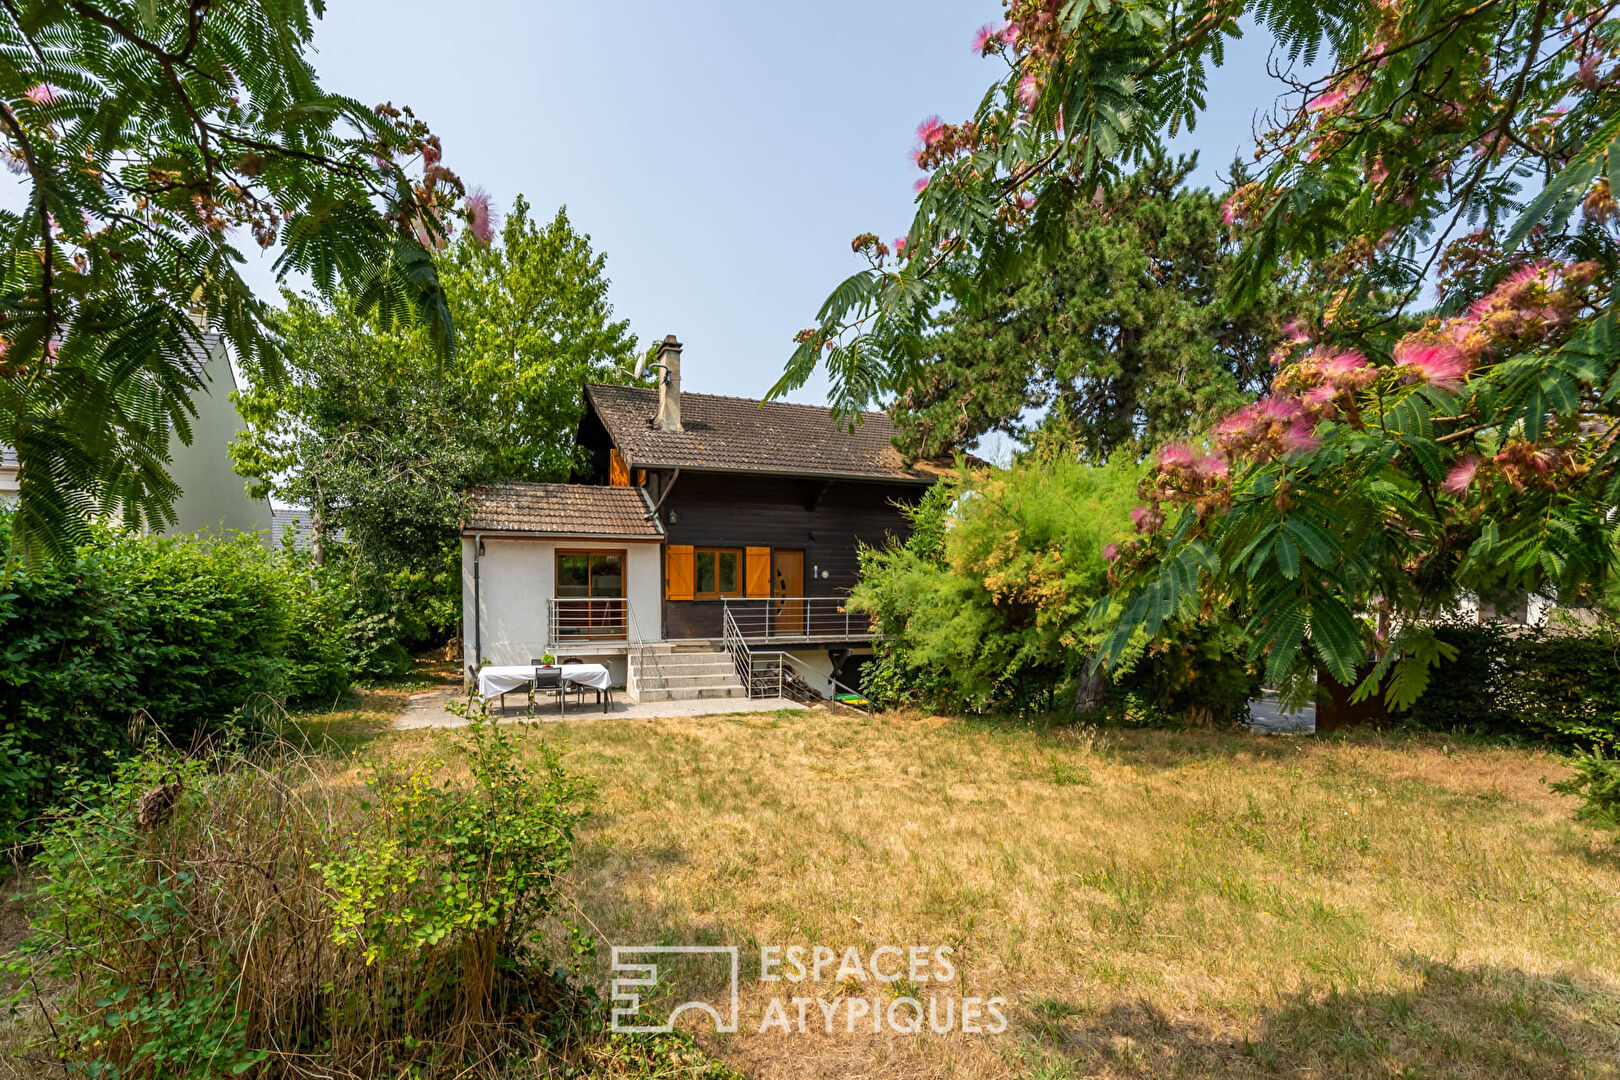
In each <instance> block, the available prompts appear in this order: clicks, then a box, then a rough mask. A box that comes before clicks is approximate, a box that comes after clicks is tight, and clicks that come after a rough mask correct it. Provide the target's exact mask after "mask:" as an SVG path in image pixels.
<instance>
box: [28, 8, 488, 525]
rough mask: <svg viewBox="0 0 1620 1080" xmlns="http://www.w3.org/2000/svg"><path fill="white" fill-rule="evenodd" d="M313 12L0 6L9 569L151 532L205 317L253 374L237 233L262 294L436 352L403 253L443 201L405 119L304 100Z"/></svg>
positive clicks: (447, 331)
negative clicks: (352, 312) (81, 543)
mask: <svg viewBox="0 0 1620 1080" xmlns="http://www.w3.org/2000/svg"><path fill="white" fill-rule="evenodd" d="M323 8H324V4H323V3H322V0H290V2H284V0H276V2H271V0H219V2H209V3H200V2H199V3H188V4H177V3H162V4H156V3H151V2H150V0H7V2H5V3H3V4H0V56H3V57H4V62H3V63H0V155H3V156H4V158H5V160H6V162H7V164H8V165H9V166H10V167H11V168H12V169H13V170H14V171H16V172H18V173H20V174H21V175H22V176H23V177H24V178H25V180H26V183H27V192H28V197H27V205H26V207H25V208H24V209H23V210H22V211H21V212H11V211H0V442H6V443H9V444H11V445H12V446H14V447H15V448H16V450H17V456H18V460H19V463H20V472H19V479H20V485H21V491H20V496H19V504H18V510H17V517H16V522H15V524H14V526H13V529H12V534H11V535H12V554H13V555H23V556H27V557H37V556H38V555H40V554H41V553H45V552H59V553H60V552H66V551H67V550H68V549H69V548H70V547H71V546H72V542H73V539H74V537H75V536H76V535H78V533H79V531H80V529H81V527H82V523H83V522H84V521H85V520H86V519H87V518H88V517H89V516H91V515H93V514H98V513H108V512H118V513H120V514H122V515H123V517H124V518H125V519H127V520H128V521H130V522H131V523H134V524H162V523H165V522H171V521H173V520H174V516H173V509H172V503H173V500H174V497H175V495H176V494H177V492H176V489H175V485H174V483H173V481H172V480H170V478H169V477H168V475H167V472H166V468H165V466H166V464H167V455H168V446H169V436H170V432H171V430H172V431H175V432H177V433H178V434H179V435H180V437H181V439H182V440H186V439H189V435H190V428H189V416H190V415H191V412H192V406H191V403H190V396H191V395H192V394H193V393H195V392H197V391H198V390H199V389H200V373H199V372H198V370H197V368H196V365H195V364H194V362H193V360H192V356H193V352H194V350H195V348H196V347H197V346H198V345H199V344H200V331H199V329H198V327H197V326H196V325H195V324H194V322H193V320H192V317H191V313H193V312H197V311H201V312H204V313H206V321H207V323H208V325H209V326H211V327H212V328H214V329H217V330H219V331H220V332H221V333H223V334H224V335H225V336H226V337H227V338H228V339H229V340H230V341H231V342H232V343H233V344H234V345H235V347H236V349H237V351H238V353H239V354H240V355H242V356H244V357H249V358H253V359H254V360H255V361H256V362H258V363H260V365H261V367H262V368H263V370H265V371H266V372H272V371H274V369H275V359H274V356H275V349H274V335H273V333H271V332H270V331H269V329H268V327H267V321H266V320H267V317H266V311H265V308H264V307H263V305H261V304H260V302H259V301H257V300H256V299H255V298H254V296H253V294H252V293H251V292H250V291H249V289H248V288H247V286H246V284H245V283H244V282H243V281H242V278H241V276H240V275H239V274H238V272H237V264H238V263H240V262H241V255H240V253H239V252H238V251H237V249H236V247H235V244H236V241H237V238H238V236H239V235H241V234H243V233H246V234H248V235H251V237H252V238H253V240H254V241H255V242H257V243H258V244H259V245H260V246H261V247H264V248H279V255H278V257H277V260H276V267H277V270H278V271H279V272H282V273H285V272H287V271H290V270H298V271H302V272H304V273H307V274H308V275H309V276H310V277H311V279H312V280H313V281H314V282H315V285H316V287H317V289H319V290H321V291H322V292H323V293H328V294H330V293H331V292H332V291H333V290H335V289H336V288H338V287H339V285H340V284H341V285H342V286H344V287H346V288H347V289H349V290H350V291H351V292H352V293H353V295H354V296H355V297H356V298H357V301H356V302H357V303H358V305H359V307H360V308H361V310H362V311H364V312H366V313H369V314H371V315H372V316H374V317H376V318H379V319H382V320H383V321H385V322H389V323H398V322H401V321H405V320H415V319H421V320H422V321H424V322H425V323H426V324H427V325H428V326H429V327H431V333H432V335H433V336H434V338H435V339H436V341H437V343H438V344H439V345H440V346H441V347H444V348H448V346H449V344H450V341H451V336H452V324H451V319H450V314H449V309H448V307H447V306H446V305H445V302H444V296H443V293H442V291H441V290H440V288H439V285H438V277H437V274H436V272H435V270H434V266H433V259H432V256H431V254H430V252H429V251H428V248H427V247H426V246H424V242H426V243H427V244H433V243H436V242H438V241H439V240H440V239H442V237H443V235H444V233H445V229H446V224H445V223H446V221H447V215H448V214H450V213H452V212H454V211H456V209H457V207H458V205H459V204H460V202H461V197H462V187H461V182H460V181H459V180H458V179H457V178H456V177H455V175H454V174H453V173H451V172H449V171H448V170H447V169H445V168H444V166H443V165H442V164H440V160H439V159H440V150H439V144H438V141H437V139H435V138H434V137H433V136H432V135H431V133H430V132H429V131H428V130H427V128H426V126H425V125H423V124H422V123H421V122H420V121H418V120H417V119H416V118H415V117H413V116H412V115H411V113H410V112H409V110H406V109H400V108H396V107H394V106H392V105H380V106H377V107H376V108H367V107H365V106H363V105H361V104H360V103H359V102H357V101H354V100H352V99H350V98H346V97H341V96H338V95H333V94H328V93H326V92H325V91H323V90H322V89H321V88H320V86H319V84H318V83H317V81H316V79H315V73H314V70H313V69H312V68H311V66H310V64H309V62H308V58H307V53H308V51H309V48H310V43H311V38H312V34H313V30H314V21H315V18H316V17H317V16H319V14H320V13H321V11H322V10H323Z"/></svg>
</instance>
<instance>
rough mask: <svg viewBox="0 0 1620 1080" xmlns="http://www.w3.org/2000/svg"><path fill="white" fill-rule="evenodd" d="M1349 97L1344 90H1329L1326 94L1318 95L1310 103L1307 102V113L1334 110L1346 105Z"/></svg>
mask: <svg viewBox="0 0 1620 1080" xmlns="http://www.w3.org/2000/svg"><path fill="white" fill-rule="evenodd" d="M1348 96H1349V95H1347V94H1346V93H1345V92H1344V91H1343V90H1340V89H1337V88H1335V89H1332V90H1328V91H1327V92H1325V93H1321V94H1317V95H1316V96H1315V97H1313V98H1311V100H1310V101H1308V102H1306V104H1305V111H1306V112H1322V111H1324V110H1327V109H1332V108H1334V107H1336V106H1339V105H1342V104H1344V101H1345V99H1346V97H1348Z"/></svg>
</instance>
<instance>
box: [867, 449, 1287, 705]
mask: <svg viewBox="0 0 1620 1080" xmlns="http://www.w3.org/2000/svg"><path fill="white" fill-rule="evenodd" d="M1140 476H1141V468H1140V466H1138V465H1137V464H1136V463H1135V462H1131V461H1126V460H1123V459H1121V460H1118V461H1114V462H1111V463H1109V464H1108V465H1105V466H1089V465H1084V464H1080V463H1078V462H1076V461H1073V460H1065V459H1058V460H1053V461H1049V462H1038V461H1034V460H1029V461H1025V462H1022V463H1020V464H1018V465H1015V466H1014V467H1012V468H1010V469H995V470H986V471H981V472H976V473H973V474H972V475H971V476H964V477H961V478H958V479H957V480H955V481H952V482H942V483H940V484H936V485H935V486H934V487H933V488H931V489H930V490H929V492H928V493H927V495H925V496H924V498H923V499H922V500H921V501H920V502H919V504H918V505H917V506H916V507H915V508H912V509H911V510H909V511H908V517H909V518H910V521H911V526H912V531H911V535H910V538H909V539H908V540H907V541H906V542H905V543H904V544H899V545H891V546H889V547H887V548H884V549H873V548H867V549H864V550H863V551H862V552H861V580H860V583H859V584H858V585H857V586H856V588H855V590H854V591H853V593H852V594H851V606H852V607H854V608H856V609H857V610H860V611H864V612H866V613H867V614H868V615H870V616H871V618H872V620H873V622H874V623H875V624H876V626H877V628H878V630H879V631H880V635H879V638H878V642H877V646H876V656H875V657H874V659H873V661H872V662H871V663H869V664H867V665H866V667H865V669H864V670H863V673H862V689H863V690H864V691H865V692H866V694H867V696H868V697H870V698H872V699H873V700H875V701H878V702H880V703H882V704H884V705H890V706H892V705H898V704H903V703H908V702H910V703H916V704H919V705H924V706H927V707H930V708H946V709H959V710H973V711H987V710H996V711H1001V710H1007V711H1012V712H1017V713H1020V714H1024V713H1029V712H1052V711H1064V710H1068V709H1070V708H1075V707H1079V706H1082V705H1084V706H1086V707H1088V708H1093V707H1096V705H1097V704H1098V700H1097V699H1098V698H1099V697H1103V696H1105V697H1106V698H1107V700H1108V702H1109V703H1110V704H1112V705H1113V706H1114V707H1115V708H1125V707H1132V708H1134V709H1135V711H1136V712H1138V713H1145V714H1147V715H1150V716H1152V717H1153V718H1154V720H1155V721H1162V720H1164V719H1166V718H1169V717H1175V718H1185V719H1192V720H1197V721H1205V722H1207V721H1210V720H1227V719H1231V718H1233V717H1236V716H1239V715H1242V714H1243V713H1244V711H1245V710H1246V708H1247V703H1248V700H1249V698H1250V697H1251V696H1252V695H1253V693H1254V692H1255V691H1256V690H1257V689H1258V686H1257V682H1256V679H1255V677H1254V674H1253V672H1252V670H1251V668H1250V665H1249V664H1248V663H1247V661H1246V659H1245V656H1246V649H1247V645H1248V642H1247V639H1245V638H1243V637H1242V635H1241V634H1239V633H1238V632H1237V630H1236V628H1235V626H1234V625H1233V624H1232V623H1231V620H1229V619H1226V618H1225V617H1224V616H1223V615H1222V614H1221V613H1214V614H1210V615H1202V616H1198V617H1194V618H1190V619H1187V620H1184V622H1183V623H1182V625H1181V626H1180V627H1179V630H1178V633H1177V635H1175V637H1174V638H1173V639H1172V640H1170V641H1168V642H1160V643H1155V644H1154V646H1153V647H1152V648H1146V647H1143V646H1142V645H1138V647H1137V648H1135V649H1134V650H1133V651H1132V652H1131V653H1130V654H1129V656H1128V657H1127V661H1126V662H1125V663H1123V664H1121V665H1119V666H1118V667H1116V668H1115V670H1114V671H1112V672H1110V673H1109V674H1110V676H1111V677H1112V683H1113V685H1112V686H1103V687H1099V686H1098V684H1097V682H1095V681H1093V680H1091V679H1090V678H1089V667H1090V663H1091V659H1092V655H1093V653H1094V651H1095V645H1096V643H1097V641H1098V640H1099V638H1100V636H1101V628H1100V627H1098V626H1096V625H1095V624H1094V623H1093V622H1092V618H1091V616H1092V611H1093V607H1094V605H1096V604H1097V602H1098V601H1099V600H1101V599H1102V598H1103V597H1104V596H1106V595H1107V593H1108V589H1109V579H1108V571H1109V558H1108V556H1109V551H1108V549H1109V547H1110V546H1111V545H1122V544H1124V543H1125V542H1126V541H1128V540H1129V538H1130V536H1131V535H1132V532H1131V523H1130V512H1131V510H1132V508H1133V507H1135V506H1136V505H1137V504H1138V502H1139V499H1138V497H1137V483H1138V480H1139V479H1140ZM1099 689H1101V690H1103V691H1104V694H1102V695H1099V694H1098V693H1097V692H1098V690H1099Z"/></svg>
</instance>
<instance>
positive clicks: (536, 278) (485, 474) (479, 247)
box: [231, 197, 636, 645]
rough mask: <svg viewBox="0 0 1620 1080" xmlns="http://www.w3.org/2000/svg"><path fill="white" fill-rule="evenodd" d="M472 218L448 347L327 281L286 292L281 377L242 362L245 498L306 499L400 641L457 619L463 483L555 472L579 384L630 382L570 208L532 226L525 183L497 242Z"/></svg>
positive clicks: (458, 266)
mask: <svg viewBox="0 0 1620 1080" xmlns="http://www.w3.org/2000/svg"><path fill="white" fill-rule="evenodd" d="M479 225H480V227H478V228H472V229H468V230H467V231H466V232H465V233H463V235H462V236H460V237H459V238H458V239H457V240H456V241H455V242H454V243H453V244H452V245H451V246H450V247H449V248H448V249H447V250H446V251H445V252H443V253H442V255H441V262H442V265H443V266H444V268H445V285H446V297H447V302H448V304H449V307H450V310H451V312H452V315H453V317H454V320H455V324H456V327H457V332H458V340H459V347H458V348H457V350H456V352H455V354H454V355H453V356H448V357H446V356H444V355H443V354H442V353H441V352H440V351H439V350H437V349H435V348H434V347H433V342H432V339H431V334H430V333H429V331H428V330H427V329H426V328H422V327H403V328H397V327H391V326H389V325H387V324H384V323H381V322H379V320H377V319H376V318H375V317H369V316H367V315H366V314H365V310H364V307H363V306H362V305H361V304H360V303H359V302H357V301H356V300H354V299H353V298H351V297H349V296H348V295H347V294H342V293H340V294H338V295H337V296H336V297H334V298H333V299H332V300H330V301H322V300H319V299H318V298H315V297H310V296H304V297H299V296H292V295H289V296H288V297H287V308H286V311H285V312H283V313H280V314H278V315H277V317H276V319H275V323H274V325H275V329H276V330H277V332H278V333H279V335H280V337H281V339H282V341H283V349H282V353H283V355H284V357H285V369H286V377H285V378H278V377H276V373H275V372H273V371H270V370H266V368H265V367H263V366H262V365H261V364H259V363H258V362H257V361H255V360H253V359H251V358H249V359H247V360H245V361H244V363H243V373H244V375H245V376H246V383H247V386H246V388H245V389H243V390H242V391H241V393H240V394H239V396H238V405H239V408H240V410H241V412H242V415H243V417H244V419H245V420H246V421H247V425H248V426H247V430H246V431H245V432H243V434H242V435H241V436H239V437H238V439H237V440H236V442H235V444H234V445H233V446H232V448H231V452H232V455H233V457H234V459H235V462H236V469H237V471H238V472H239V473H241V474H242V475H243V476H246V477H248V478H249V479H250V481H251V483H252V485H253V490H254V491H255V493H256V494H258V495H261V496H272V497H275V498H277V499H280V500H284V501H287V502H291V503H295V504H299V505H302V506H306V507H309V508H310V510H311V511H312V518H313V521H312V526H313V530H314V532H315V536H314V540H315V542H316V543H317V544H318V545H319V546H320V549H321V550H322V552H323V554H331V555H332V556H334V557H335V560H336V562H337V564H340V565H341V566H342V567H343V568H345V569H346V570H347V572H348V573H349V574H350V577H351V580H352V583H353V585H354V586H355V596H356V602H357V603H359V604H360V605H362V606H363V607H364V608H366V609H367V610H368V611H370V612H372V613H374V614H379V615H387V616H389V617H392V618H394V619H395V620H396V622H397V624H398V629H399V633H400V634H401V635H402V636H403V637H404V638H405V640H406V643H407V644H412V645H415V644H422V643H425V642H426V641H430V640H434V639H435V638H436V637H437V636H438V635H440V634H442V633H444V632H447V631H448V630H449V628H450V627H452V626H453V625H454V624H455V621H456V619H457V618H458V617H459V613H460V601H459V598H460V578H459V576H458V575H457V574H455V573H454V572H453V571H454V567H455V562H456V560H457V558H458V557H459V548H458V547H457V544H456V535H457V524H458V522H459V520H460V518H461V517H462V515H463V511H464V509H465V506H466V495H467V492H468V489H469V488H471V487H472V486H474V485H475V484H479V483H483V482H487V481H505V480H560V479H563V478H565V477H566V476H567V474H568V471H569V468H570V465H571V464H572V462H573V459H574V450H575V448H574V439H573V436H574V430H575V428H576V426H577V425H578V422H579V416H580V409H581V404H580V390H581V383H582V382H583V381H584V380H586V379H594V380H597V381H609V382H614V381H617V382H624V381H629V380H630V378H631V371H630V364H629V361H630V359H631V358H632V357H633V356H634V353H635V347H636V341H635V338H634V337H633V336H631V335H630V333H629V330H628V326H627V324H626V323H625V322H622V321H614V320H613V318H612V313H613V309H612V306H611V305H610V304H609V303H608V300H607V290H608V281H607V277H606V274H605V268H606V263H605V258H604V256H602V255H601V254H598V253H596V252H594V251H593V250H592V248H591V245H590V238H589V237H588V236H586V235H584V234H582V233H579V232H577V231H575V230H574V228H573V226H572V224H571V223H570V222H569V220H568V217H567V214H566V213H565V212H563V211H558V213H557V215H556V217H555V218H554V219H553V220H552V221H551V223H550V224H549V225H547V226H545V227H543V228H542V227H537V226H536V225H535V224H534V223H533V222H532V221H531V220H530V219H529V216H528V204H527V203H526V202H525V201H524V200H523V199H522V198H521V197H520V198H519V199H518V200H517V201H516V202H515V204H514V206H513V209H512V213H511V214H510V215H509V216H508V217H507V219H506V221H505V223H504V225H503V227H502V228H501V230H500V233H499V238H498V239H497V238H496V237H495V236H494V235H493V233H492V232H491V231H489V230H487V229H486V228H484V227H482V226H483V222H482V219H480V222H479Z"/></svg>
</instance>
